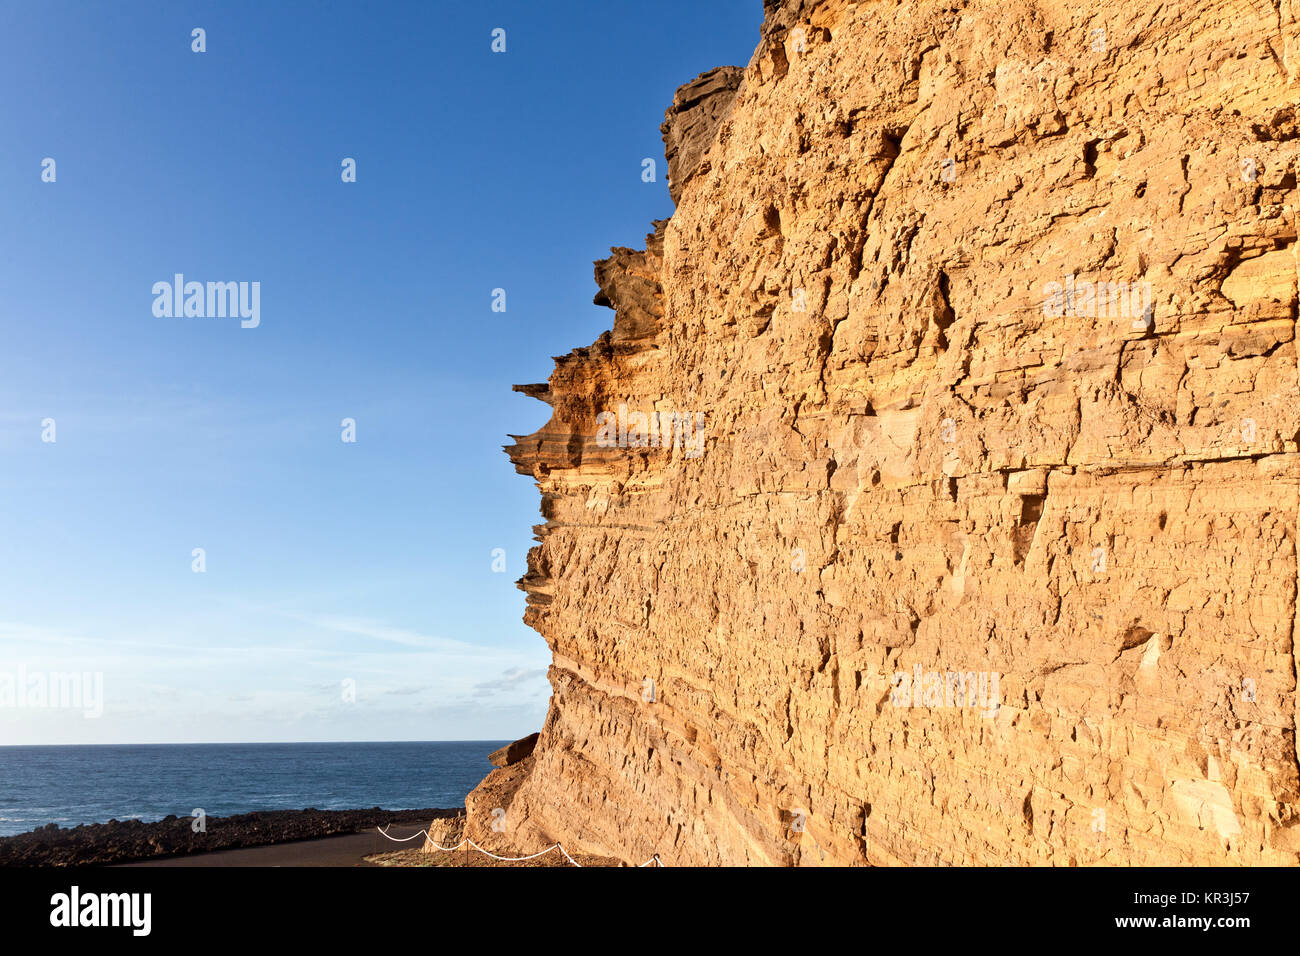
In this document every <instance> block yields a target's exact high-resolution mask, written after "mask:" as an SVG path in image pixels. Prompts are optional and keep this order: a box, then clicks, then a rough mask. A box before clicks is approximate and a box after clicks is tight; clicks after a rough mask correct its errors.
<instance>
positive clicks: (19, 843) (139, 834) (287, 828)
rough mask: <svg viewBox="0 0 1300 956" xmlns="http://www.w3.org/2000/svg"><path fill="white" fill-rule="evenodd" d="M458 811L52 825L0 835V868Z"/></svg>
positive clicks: (256, 840)
mask: <svg viewBox="0 0 1300 956" xmlns="http://www.w3.org/2000/svg"><path fill="white" fill-rule="evenodd" d="M463 812H464V810H463V808H459V807H457V808H455V809H425V810H381V809H380V808H379V807H372V808H371V809H368V810H316V809H314V808H309V809H306V810H268V811H263V812H257V813H242V814H238V815H235V816H230V817H208V818H207V820H206V821H205V826H206V829H205V830H204V831H201V832H195V830H194V829H193V825H194V823H195V821H194V820H193V819H192V818H190V817H176V816H169V817H167V818H165V819H163V820H158V821H155V822H152V823H149V822H144V821H142V820H110V821H108V822H107V823H90V824H82V825H80V826H76V827H60V826H58V825H57V824H53V823H51V824H49V825H48V826H44V827H40V828H38V829H36V830H32V831H30V832H28V833H20V834H18V835H16V836H9V837H0V866H78V865H82V866H84V865H100V866H103V865H108V864H113V863H127V862H131V861H135V860H148V859H154V858H158V857H168V856H186V855H188V854H192V853H207V852H209V851H212V850H231V849H238V848H241V847H252V846H266V845H269V844H274V843H287V842H290V841H293V840H308V839H312V838H316V837H327V836H336V835H339V834H346V833H358V832H360V831H362V830H368V829H370V828H371V827H377V826H387V825H388V824H390V823H395V824H418V825H420V826H428V824H429V821H431V820H435V819H438V818H440V817H446V816H453V815H455V814H458V813H463Z"/></svg>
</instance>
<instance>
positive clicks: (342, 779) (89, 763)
mask: <svg viewBox="0 0 1300 956" xmlns="http://www.w3.org/2000/svg"><path fill="white" fill-rule="evenodd" d="M506 743H507V741H504V740H501V741H491V740H472V741H430V742H427V743H339V744H158V745H153V744H149V745H129V746H93V747H90V746H87V747H0V835H2V836H7V835H10V834H14V833H22V832H24V831H25V830H31V829H33V828H34V827H38V826H44V825H45V824H47V823H57V824H59V825H60V826H76V825H77V824H78V823H105V822H107V821H108V820H111V819H117V820H128V819H131V818H133V817H134V818H137V819H140V820H146V821H148V820H161V819H162V818H163V817H165V816H167V815H168V814H171V813H174V814H176V815H177V816H189V815H190V813H191V812H192V811H193V810H194V809H195V808H202V809H203V811H204V812H205V813H207V815H208V816H219V817H224V816H229V815H230V814H233V813H248V812H250V811H253V810H302V809H304V808H306V807H315V808H316V809H318V810H354V809H366V808H369V807H383V808H384V809H386V810H407V809H424V808H426V807H458V806H460V805H462V804H463V803H464V802H465V795H466V794H467V793H469V791H470V790H472V789H473V788H474V787H475V786H477V784H478V782H479V781H480V780H482V779H483V777H484V776H485V775H486V774H487V773H488V772H489V771H490V770H491V769H492V765H491V764H490V763H489V762H488V759H487V757H488V754H490V753H491V752H492V751H494V750H496V749H497V748H498V747H501V746H503V745H504V744H506Z"/></svg>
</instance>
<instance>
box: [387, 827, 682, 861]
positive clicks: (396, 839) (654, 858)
mask: <svg viewBox="0 0 1300 956" xmlns="http://www.w3.org/2000/svg"><path fill="white" fill-rule="evenodd" d="M388 826H392V824H391V823H390V824H388ZM375 829H376V830H377V831H379V835H380V836H382V837H385V838H387V839H389V840H392V841H393V842H394V843H410V842H411V841H412V840H414V839H415V838H416V837H418V836H423V837H425V838H426V839H427V841H428V842H427V843H426V844H425V846H434V847H437V848H438V849H439V850H441V851H442V852H443V853H454V852H455V851H456V850H459V849H460V848H461V847H463V846H464V845H465V844H466V843H468V844H469V845H470V846H472V847H473V848H474V849H476V850H478V851H479V852H480V853H482V854H483V855H484V856H490V857H492V859H494V860H501V861H502V862H504V863H522V862H523V861H525V860H535V859H537V858H538V857H539V856H545V855H546V854H548V853H550V852H551V851H552V850H559V851H560V852H561V853H563V854H564V858H565V859H566V860H568V861H569V862H570V863H572V864H573V865H574V866H577V867H581V866H582V864H581V863H579V862H578V861H577V860H575V859H574V858H573V857H571V856H569V851H568V850H566V849H565V848H564V847H563V846H561V845H560V844H559V843H554V844H552V845H551V846H548V847H547V848H546V849H545V850H542V851H541V852H540V853H534V854H532V855H531V856H497V855H496V854H495V853H490V852H488V851H487V850H485V849H483V848H482V847H481V846H479V845H478V844H477V843H475V842H474V841H473V840H471V839H470V838H469V837H465V838H464V839H463V840H461V841H460V842H459V843H457V844H456V845H455V846H443V845H442V844H441V843H439V842H437V841H436V840H434V838H433V837H432V836H431V835H430V834H429V831H428V830H421V831H420V832H419V833H412V834H411V835H410V836H409V837H394V836H388V834H387V833H385V832H384V831H385V829H386V828H385V827H375ZM652 863H653V864H654V865H655V866H663V865H664V861H663V860H661V859H659V854H658V853H656V854H655V855H654V856H652V857H650V859H648V860H646V861H645V862H644V863H638V864H637V869H641V867H644V866H650V865H651V864H652Z"/></svg>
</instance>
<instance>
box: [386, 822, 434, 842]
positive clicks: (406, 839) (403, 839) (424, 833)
mask: <svg viewBox="0 0 1300 956" xmlns="http://www.w3.org/2000/svg"><path fill="white" fill-rule="evenodd" d="M388 826H390V827H391V826H392V824H391V823H390V824H388ZM375 829H376V830H378V831H379V835H380V836H382V837H388V839H390V840H392V841H393V842H394V843H410V842H411V841H412V840H414V839H415V838H416V837H418V836H426V837H427V836H428V835H429V831H428V830H421V831H420V832H419V833H412V834H411V835H410V836H409V837H400V838H399V837H391V836H388V834H387V833H385V832H384V830H385V829H386V828H383V827H375ZM431 842H432V841H431Z"/></svg>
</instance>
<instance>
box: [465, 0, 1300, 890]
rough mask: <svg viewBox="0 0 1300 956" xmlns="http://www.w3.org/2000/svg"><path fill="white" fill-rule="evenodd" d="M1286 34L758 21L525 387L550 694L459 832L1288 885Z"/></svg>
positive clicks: (772, 10) (734, 853)
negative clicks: (593, 293)
mask: <svg viewBox="0 0 1300 956" xmlns="http://www.w3.org/2000/svg"><path fill="white" fill-rule="evenodd" d="M1298 8H1300V4H1297V3H1294V2H1292V0H1280V2H1277V3H1245V2H1226V0H1197V2H1190V0H1175V2H1168V3H1155V2H1152V0H1134V2H1132V3H1127V4H1121V5H1118V6H1112V7H1109V8H1106V9H1095V10H1094V9H1093V8H1090V7H1078V6H1077V5H1071V4H1060V3H1048V2H1023V0H1011V2H1002V3H997V4H992V3H964V2H957V3H928V2H899V3H888V2H860V3H853V2H847V0H787V2H774V0H769V2H768V3H767V8H766V10H765V13H766V17H765V21H764V24H763V28H762V35H761V40H760V42H759V45H758V48H757V50H756V51H755V53H754V56H753V58H752V60H751V61H750V63H749V65H748V66H747V67H746V68H745V69H744V70H743V71H737V70H731V69H725V70H721V71H714V72H712V73H711V74H705V75H704V76H703V77H701V78H700V79H698V80H696V81H694V82H693V83H691V84H688V85H687V86H686V87H683V89H682V91H681V92H679V94H678V96H677V98H676V99H675V100H674V103H673V106H672V107H671V108H670V109H669V111H668V115H667V119H666V122H665V125H664V140H665V144H666V146H667V151H668V159H669V166H670V180H671V183H672V190H673V194H674V199H675V200H676V202H677V207H676V211H675V212H674V213H673V215H672V217H671V219H669V220H668V221H666V222H660V223H656V224H655V229H654V232H653V234H652V235H651V236H650V237H648V241H647V244H646V248H645V250H643V251H638V250H631V249H615V250H613V254H612V255H611V257H610V258H608V259H606V260H604V261H602V262H600V263H598V264H597V267H596V281H597V284H598V287H599V289H600V292H599V294H598V295H597V297H596V301H597V302H598V303H602V304H607V305H610V306H611V307H612V308H613V309H614V311H615V318H614V323H613V330H612V332H610V333H606V334H605V335H603V336H602V337H601V338H600V339H599V340H597V342H596V343H594V344H593V345H592V346H590V347H588V348H582V349H578V350H576V351H574V352H572V353H570V354H569V355H567V356H564V357H563V358H560V359H558V360H557V362H556V368H555V371H554V373H553V374H552V375H551V378H550V381H549V383H548V384H547V385H534V386H525V387H523V388H522V389H521V390H522V391H524V392H526V393H528V394H530V395H533V396H535V397H537V398H539V399H541V400H543V401H546V402H548V403H549V404H550V405H551V406H552V407H553V409H554V414H553V417H552V418H551V420H550V421H549V422H548V423H547V424H546V425H545V426H544V427H543V428H542V429H541V430H540V431H538V432H537V433H535V434H533V435H530V436H527V437H523V438H518V439H517V440H516V443H515V444H514V445H513V446H511V447H510V448H509V449H508V450H509V453H510V456H511V458H512V460H513V461H514V463H515V465H516V467H517V468H518V470H519V471H520V472H522V473H525V474H529V475H532V476H533V477H534V478H535V479H536V481H537V483H538V486H539V488H540V489H541V492H542V514H543V517H544V518H545V523H544V524H542V525H540V526H539V527H538V528H537V529H536V530H537V536H538V540H539V542H540V543H539V545H538V546H537V547H536V548H534V549H533V551H532V553H531V554H530V557H529V570H528V573H527V575H526V576H525V577H524V578H523V579H522V581H521V582H520V583H521V586H522V587H523V588H524V590H525V591H526V592H527V595H528V609H527V612H526V616H525V620H526V621H527V622H528V623H529V624H530V625H531V626H532V627H534V628H536V629H537V631H538V632H539V633H540V634H541V635H542V636H543V637H544V638H545V639H546V641H547V643H548V645H549V646H550V648H551V650H552V652H553V655H554V662H553V665H552V667H551V669H550V680H551V684H552V687H553V691H554V692H553V697H552V700H551V704H550V710H549V713H548V716H547V718H546V722H545V726H544V727H543V729H542V731H541V735H540V738H539V739H538V741H537V744H536V748H535V750H534V751H533V753H532V754H531V755H530V756H528V757H527V758H526V759H524V760H522V761H521V762H518V763H515V764H512V765H510V766H508V767H505V768H503V769H501V770H498V771H495V772H494V773H493V775H492V776H490V777H489V778H488V780H486V781H485V782H484V785H483V787H481V788H480V790H479V791H476V793H475V794H473V795H471V798H470V801H469V803H468V807H469V824H468V825H469V830H470V833H471V835H474V833H475V832H476V831H477V832H478V833H479V834H480V835H482V834H483V833H484V831H486V830H487V829H488V826H489V824H490V822H491V819H492V818H490V817H489V814H490V813H491V811H492V810H494V809H501V810H502V811H503V816H502V817H499V818H500V819H504V820H505V821H506V824H507V825H506V826H504V827H502V828H501V829H500V830H498V831H492V833H491V835H492V836H494V837H495V838H496V839H497V840H498V843H499V845H503V844H507V843H508V844H509V845H511V846H514V847H517V848H520V849H524V850H528V849H536V848H538V847H541V846H545V845H548V844H550V843H552V842H555V841H559V842H562V843H563V844H564V845H565V847H566V848H568V849H569V850H570V851H572V852H587V853H593V854H603V855H609V856H614V857H618V858H620V859H623V860H624V861H627V862H640V861H642V860H645V859H647V858H648V857H650V856H651V855H652V854H655V853H657V854H659V856H660V857H661V858H662V859H663V860H664V862H665V863H667V864H669V865H673V864H801V865H816V864H866V863H870V864H936V863H941V864H1055V865H1075V864H1078V865H1088V864H1287V865H1294V864H1296V863H1297V862H1300V774H1298V768H1297V760H1298V757H1297V749H1296V747H1297V744H1296V741H1297V736H1296V734H1297V708H1296V703H1297V698H1296V669H1297V645H1296V639H1295V632H1296V616H1297V600H1296V598H1297V582H1298V578H1297V572H1298V569H1300V566H1298V563H1297V528H1296V518H1297V511H1298V508H1300V492H1298V490H1297V489H1298V486H1300V481H1298V479H1300V454H1298V452H1300V449H1298V447H1297V439H1298V438H1300V405H1298V404H1297V399H1298V398H1300V394H1298V393H1300V388H1298V385H1300V382H1298V376H1297V351H1296V322H1297V297H1296V277H1297V255H1296V254H1297V244H1296V237H1297V196H1296V166H1297V164H1296V154H1297V135H1298V133H1297V130H1298V125H1297V116H1296V100H1297V92H1298V91H1300V85H1298V79H1300V77H1298V72H1300V30H1298V28H1297V20H1296V15H1297V10H1298ZM641 416H644V417H641ZM650 432H653V433H654V434H653V436H651V435H650V434H649V433H650ZM692 442H694V444H693V445H692V444H691V443H692ZM957 675H960V676H957Z"/></svg>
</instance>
